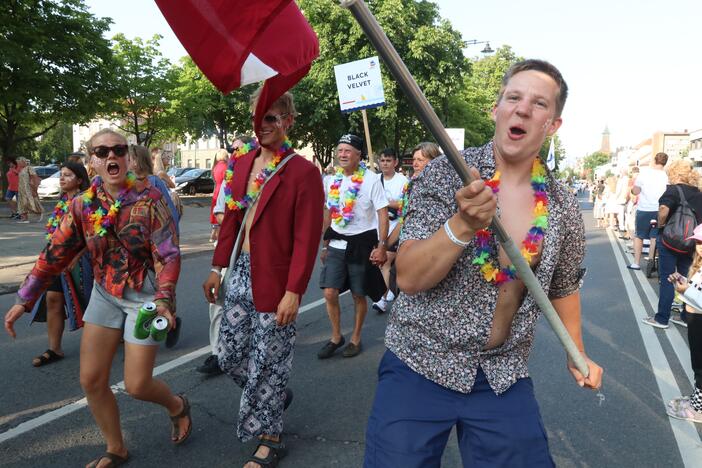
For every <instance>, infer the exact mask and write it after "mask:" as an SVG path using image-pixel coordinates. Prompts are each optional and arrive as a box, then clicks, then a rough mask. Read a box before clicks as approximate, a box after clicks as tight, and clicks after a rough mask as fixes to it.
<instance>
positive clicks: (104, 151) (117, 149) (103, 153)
mask: <svg viewBox="0 0 702 468" xmlns="http://www.w3.org/2000/svg"><path fill="white" fill-rule="evenodd" d="M127 150H129V145H115V146H96V147H95V149H93V154H94V155H95V156H97V157H98V158H100V159H105V158H106V157H108V156H109V155H110V151H112V152H113V153H115V156H117V157H119V158H122V157H124V156H125V155H126V154H127Z"/></svg>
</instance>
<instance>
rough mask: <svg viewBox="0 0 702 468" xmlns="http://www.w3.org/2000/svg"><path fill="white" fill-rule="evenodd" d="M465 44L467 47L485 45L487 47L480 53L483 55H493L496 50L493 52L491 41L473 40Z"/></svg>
mask: <svg viewBox="0 0 702 468" xmlns="http://www.w3.org/2000/svg"><path fill="white" fill-rule="evenodd" d="M463 44H464V45H466V46H469V45H476V44H485V47H483V50H481V51H480V52H481V53H483V54H491V53H493V52H495V51H494V50H492V47H490V41H479V40H477V39H471V40H469V41H464V42H463Z"/></svg>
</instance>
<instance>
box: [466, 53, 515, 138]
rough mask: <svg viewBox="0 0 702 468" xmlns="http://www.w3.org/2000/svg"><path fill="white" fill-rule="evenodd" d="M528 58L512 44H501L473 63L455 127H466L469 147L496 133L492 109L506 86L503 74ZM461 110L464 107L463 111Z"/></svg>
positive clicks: (467, 77) (467, 76)
mask: <svg viewBox="0 0 702 468" xmlns="http://www.w3.org/2000/svg"><path fill="white" fill-rule="evenodd" d="M520 60H524V58H523V57H519V56H517V55H516V54H515V53H514V51H513V50H512V48H511V47H510V46H508V45H507V46H503V47H500V48H499V49H497V50H496V51H495V54H494V55H490V56H487V57H483V58H481V59H477V60H475V61H473V62H472V63H471V71H470V74H468V75H466V77H465V79H464V85H463V89H462V90H461V93H460V98H459V99H458V100H457V101H456V103H455V104H454V105H455V106H456V108H457V109H456V117H455V120H454V122H455V124H454V125H455V126H457V127H464V128H465V129H466V138H465V140H466V141H465V143H466V146H477V145H482V144H485V143H486V142H487V141H489V140H490V139H491V138H492V136H493V135H494V133H495V123H494V122H493V121H492V116H491V112H492V108H493V106H494V105H495V103H496V102H497V97H498V95H499V92H500V88H501V87H502V77H503V76H504V74H505V72H507V70H508V69H509V67H511V66H512V65H513V64H514V63H516V62H518V61H520ZM459 109H460V110H459Z"/></svg>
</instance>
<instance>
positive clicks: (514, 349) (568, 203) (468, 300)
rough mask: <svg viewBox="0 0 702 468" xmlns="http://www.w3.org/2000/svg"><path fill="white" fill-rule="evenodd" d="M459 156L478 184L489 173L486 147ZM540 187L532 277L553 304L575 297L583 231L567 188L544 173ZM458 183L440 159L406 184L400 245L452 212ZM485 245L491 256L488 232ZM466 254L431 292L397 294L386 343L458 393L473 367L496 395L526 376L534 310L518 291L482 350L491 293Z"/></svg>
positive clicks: (466, 389)
mask: <svg viewBox="0 0 702 468" xmlns="http://www.w3.org/2000/svg"><path fill="white" fill-rule="evenodd" d="M463 157H464V158H465V160H466V162H467V163H468V166H473V167H475V168H477V169H478V170H479V171H480V176H481V177H482V178H483V179H490V178H492V176H493V175H494V173H495V158H494V155H493V149H492V142H490V143H488V144H487V145H485V146H482V147H478V148H468V149H467V150H465V151H463ZM546 185H547V193H548V196H549V215H548V229H547V231H546V234H545V237H544V240H543V245H542V253H541V260H540V262H539V264H538V265H537V266H536V267H535V268H536V269H535V274H536V277H537V278H538V280H539V283H541V286H542V287H543V288H544V291H545V292H546V293H547V294H548V295H549V297H550V298H552V299H553V298H560V297H565V296H568V295H570V294H573V293H575V292H576V291H577V290H578V289H579V288H580V286H581V284H582V277H583V275H584V270H583V269H582V268H581V263H582V261H583V258H584V255H585V228H584V224H583V219H582V215H581V214H580V211H579V208H578V202H577V200H576V199H575V197H574V196H573V194H572V193H571V192H570V190H568V188H567V187H565V186H564V185H562V184H560V183H559V182H557V181H556V180H555V179H554V178H553V176H552V175H551V174H550V173H549V174H548V176H547V179H546ZM461 186H462V183H461V180H460V178H459V177H458V174H457V173H456V171H455V170H454V169H453V168H452V166H451V164H450V163H449V161H448V159H447V158H446V156H441V157H439V158H437V159H434V160H433V161H431V162H430V163H429V165H427V167H426V168H425V169H424V171H422V173H421V174H420V175H419V176H418V177H417V178H416V179H414V181H413V183H412V192H411V194H410V199H409V208H408V212H407V217H406V219H405V224H404V226H403V228H402V233H401V234H400V243H403V242H404V241H407V240H410V239H427V238H429V237H431V236H432V235H433V234H434V233H435V232H436V231H438V230H439V229H440V228H441V227H442V225H443V223H444V222H445V221H446V220H447V219H448V218H450V217H451V216H452V215H453V214H454V213H456V212H457V211H458V207H457V205H456V201H455V199H454V196H455V193H456V191H457V190H458V189H459V188H460V187H461ZM491 244H492V245H491V246H492V249H493V253H494V252H495V249H496V246H497V244H496V239H495V236H494V235H493V237H492V241H491ZM473 249H474V245H473V243H472V242H471V245H469V246H468V247H467V248H466V249H465V252H463V254H462V255H461V256H460V257H459V258H458V260H457V261H456V264H455V265H454V266H453V268H452V269H451V270H450V271H449V273H448V274H447V275H446V277H445V278H444V279H443V280H441V281H440V282H439V283H438V284H437V285H436V286H434V287H433V288H432V289H429V290H427V291H423V292H419V293H417V294H414V295H407V294H404V293H400V295H399V297H398V299H397V300H396V301H395V304H394V305H393V308H392V314H391V316H390V320H389V323H388V327H387V330H386V334H385V344H386V346H387V347H388V348H389V349H390V350H391V351H392V352H393V353H395V354H396V355H397V356H398V357H399V358H400V359H401V360H402V361H404V362H405V363H406V364H407V365H408V366H409V367H410V368H412V369H413V370H414V371H416V372H418V373H419V374H421V375H423V376H424V377H426V378H428V379H430V380H432V381H434V382H436V383H438V384H440V385H442V386H444V387H447V388H450V389H452V390H456V391H459V392H462V393H470V391H471V389H472V387H473V383H474V382H475V376H476V373H477V371H478V367H480V368H482V369H483V372H484V373H485V375H486V377H487V379H488V382H489V383H490V386H491V388H492V389H493V391H494V392H495V393H496V394H500V393H502V392H504V391H506V390H507V389H508V388H509V387H510V386H511V385H512V384H514V383H515V382H516V381H517V379H519V378H523V377H528V370H527V361H528V359H529V353H530V352H531V347H532V343H533V339H534V329H535V326H536V320H537V319H538V318H539V314H540V311H539V308H538V306H537V305H536V303H535V301H534V299H533V297H532V296H531V295H530V294H528V293H527V292H526V291H525V294H524V295H525V297H524V299H523V300H522V303H521V305H520V306H519V309H518V310H517V312H516V314H515V316H514V319H513V322H512V327H511V331H510V334H509V336H508V337H507V339H506V340H505V342H504V343H503V344H502V345H500V346H498V347H496V348H493V349H490V350H485V349H484V347H485V345H486V343H487V342H488V339H489V337H490V332H491V326H492V321H493V315H494V312H495V307H496V304H497V294H498V288H497V287H496V286H494V285H493V284H489V283H487V282H486V281H485V280H484V279H483V276H482V274H481V273H480V270H479V266H476V265H473V264H472V259H473Z"/></svg>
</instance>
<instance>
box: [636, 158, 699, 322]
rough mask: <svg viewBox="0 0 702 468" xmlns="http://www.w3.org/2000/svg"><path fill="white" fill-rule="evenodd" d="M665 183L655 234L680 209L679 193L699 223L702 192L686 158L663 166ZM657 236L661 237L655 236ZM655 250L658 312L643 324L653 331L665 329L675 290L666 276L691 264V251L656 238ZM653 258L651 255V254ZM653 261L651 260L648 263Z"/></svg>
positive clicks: (684, 271) (688, 267)
mask: <svg viewBox="0 0 702 468" xmlns="http://www.w3.org/2000/svg"><path fill="white" fill-rule="evenodd" d="M666 173H667V177H668V182H669V183H670V185H668V186H667V187H666V190H665V192H664V193H663V195H661V197H660V199H659V200H658V204H659V208H658V219H657V221H658V226H659V233H662V232H663V229H664V228H665V223H666V222H667V221H668V220H669V219H670V217H671V216H672V215H673V214H674V213H675V212H676V211H677V210H678V209H680V205H681V200H680V192H679V191H678V189H680V190H682V194H683V196H684V197H685V200H686V201H687V203H688V205H689V206H690V207H691V208H692V209H693V211H694V212H695V218H696V221H697V223H696V224H699V223H702V193H700V190H699V188H698V187H699V184H700V174H699V172H697V171H696V170H695V169H694V168H693V167H692V163H691V162H690V161H688V160H686V159H676V160H675V161H672V162H671V163H670V164H668V167H666ZM659 237H661V236H660V235H659ZM656 245H657V247H656V249H658V285H659V291H658V309H657V311H656V314H655V316H653V317H646V318H644V319H643V322H644V323H645V324H647V325H651V326H653V327H656V328H668V326H669V325H668V321H669V320H670V308H671V307H672V305H673V299H674V298H675V288H674V287H673V284H672V283H670V282H669V281H668V277H669V276H670V275H671V274H673V273H675V272H677V273H680V274H682V275H684V274H685V273H686V272H687V271H688V270H689V269H690V265H691V264H692V254H693V253H694V252H693V251H682V250H679V249H678V250H676V249H674V248H672V247H669V246H667V245H666V244H665V242H664V241H663V240H661V239H659V242H658V243H657V244H656ZM651 255H653V254H651ZM650 261H653V260H650Z"/></svg>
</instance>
